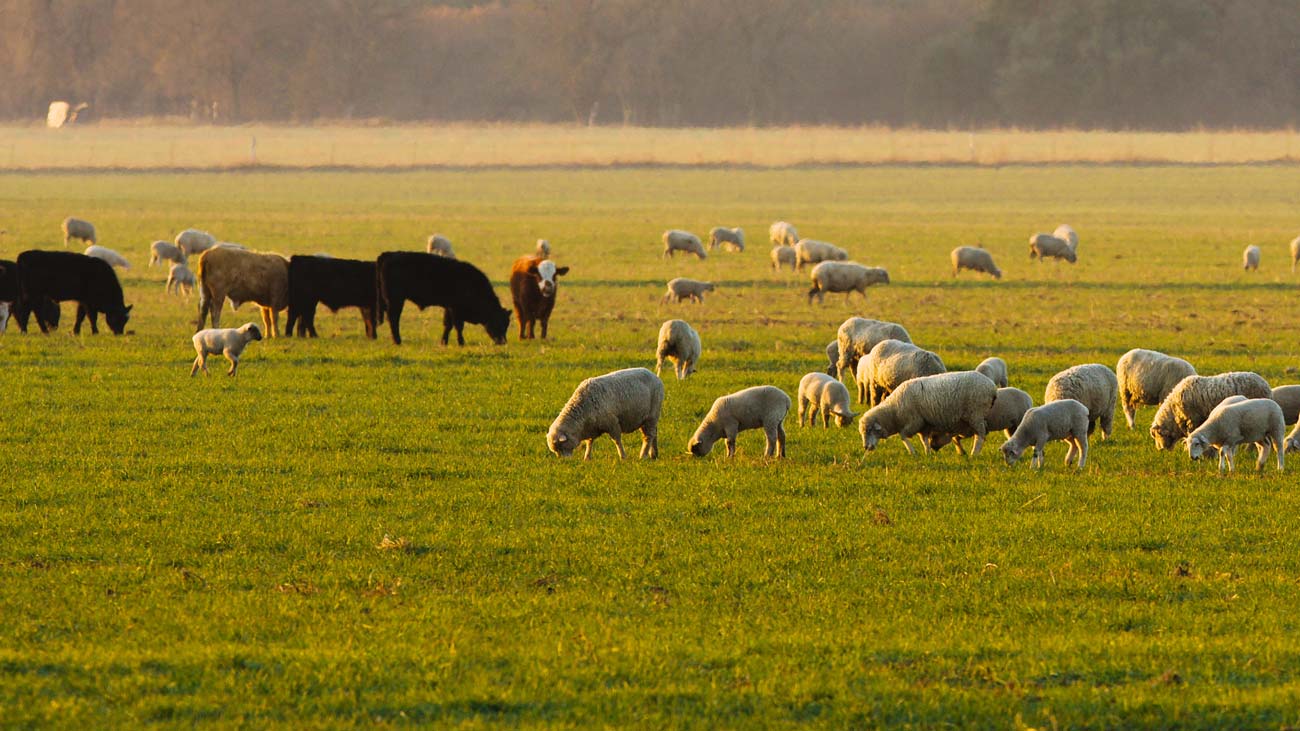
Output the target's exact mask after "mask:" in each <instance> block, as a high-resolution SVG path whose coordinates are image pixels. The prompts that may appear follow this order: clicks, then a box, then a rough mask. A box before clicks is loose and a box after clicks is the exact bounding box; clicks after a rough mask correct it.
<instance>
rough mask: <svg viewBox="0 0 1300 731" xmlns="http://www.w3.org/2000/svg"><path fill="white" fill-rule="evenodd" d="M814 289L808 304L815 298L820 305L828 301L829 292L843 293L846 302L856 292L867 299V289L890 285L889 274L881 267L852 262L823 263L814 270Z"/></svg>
mask: <svg viewBox="0 0 1300 731" xmlns="http://www.w3.org/2000/svg"><path fill="white" fill-rule="evenodd" d="M811 279H812V289H810V290H808V304H812V300H813V297H816V298H817V302H818V303H819V304H820V303H822V302H825V301H826V293H827V292H843V293H844V302H845V303H847V302H848V301H849V297H851V296H853V293H854V292H857V293H858V294H860V295H862V298H863V299H866V298H867V287H870V286H871V285H873V284H889V272H887V271H885V270H884V269H881V268H880V267H867V266H862V265H861V264H858V263H857V262H852V261H823V262H821V263H820V264H818V265H817V266H815V267H813V270H812V276H811Z"/></svg>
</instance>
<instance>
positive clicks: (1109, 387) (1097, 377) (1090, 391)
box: [1043, 363, 1119, 439]
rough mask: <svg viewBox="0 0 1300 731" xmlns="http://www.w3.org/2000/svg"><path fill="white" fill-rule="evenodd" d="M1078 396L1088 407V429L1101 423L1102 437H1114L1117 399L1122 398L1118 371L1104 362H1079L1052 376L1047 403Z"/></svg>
mask: <svg viewBox="0 0 1300 731" xmlns="http://www.w3.org/2000/svg"><path fill="white" fill-rule="evenodd" d="M1070 398H1072V399H1074V400H1075V401H1078V402H1079V403H1081V404H1083V405H1084V406H1087V407H1088V423H1089V426H1088V432H1089V433H1092V429H1093V427H1094V426H1097V425H1100V426H1101V438H1102V439H1107V438H1108V437H1110V432H1111V428H1112V426H1113V425H1114V421H1115V402H1116V401H1118V400H1119V379H1118V378H1116V377H1115V372H1114V371H1112V370H1111V369H1109V368H1107V367H1106V366H1104V365H1102V364H1100V363H1088V364H1086V365H1077V366H1074V367H1072V368H1066V369H1065V370H1063V371H1061V372H1060V373H1057V374H1056V375H1054V376H1052V380H1050V381H1048V382H1047V392H1046V393H1044V394H1043V403H1045V404H1049V403H1051V402H1053V401H1061V400H1063V399H1070Z"/></svg>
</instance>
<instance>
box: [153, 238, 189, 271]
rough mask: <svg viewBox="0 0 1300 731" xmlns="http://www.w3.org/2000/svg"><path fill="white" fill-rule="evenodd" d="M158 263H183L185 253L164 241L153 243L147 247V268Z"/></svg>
mask: <svg viewBox="0 0 1300 731" xmlns="http://www.w3.org/2000/svg"><path fill="white" fill-rule="evenodd" d="M160 261H173V262H178V263H182V264H183V263H185V252H183V251H181V250H180V249H178V248H176V246H175V245H173V244H169V243H167V242H166V241H155V242H153V243H152V244H150V245H149V266H153V265H154V264H157V263H158V262H160Z"/></svg>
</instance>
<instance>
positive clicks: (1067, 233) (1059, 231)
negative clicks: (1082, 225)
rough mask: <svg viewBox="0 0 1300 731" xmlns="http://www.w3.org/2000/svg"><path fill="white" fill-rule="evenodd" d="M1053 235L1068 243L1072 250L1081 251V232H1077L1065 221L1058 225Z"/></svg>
mask: <svg viewBox="0 0 1300 731" xmlns="http://www.w3.org/2000/svg"><path fill="white" fill-rule="evenodd" d="M1052 236H1054V237H1056V238H1058V239H1060V240H1062V241H1064V242H1065V243H1066V244H1068V245H1069V247H1070V251H1073V252H1074V253H1076V254H1077V253H1079V234H1077V233H1075V232H1074V229H1073V228H1071V227H1070V226H1069V225H1067V224H1064V223H1063V224H1061V225H1060V226H1057V227H1056V230H1055V231H1053V232H1052Z"/></svg>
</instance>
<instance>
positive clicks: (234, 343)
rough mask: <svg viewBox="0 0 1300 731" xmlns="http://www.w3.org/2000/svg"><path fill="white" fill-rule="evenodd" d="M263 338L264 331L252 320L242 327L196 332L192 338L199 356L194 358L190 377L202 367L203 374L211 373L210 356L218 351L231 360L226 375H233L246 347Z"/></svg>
mask: <svg viewBox="0 0 1300 731" xmlns="http://www.w3.org/2000/svg"><path fill="white" fill-rule="evenodd" d="M261 339H262V331H261V330H258V329H257V325H254V324H253V323H251V322H250V323H247V324H245V325H242V326H240V327H227V328H208V329H207V330H200V331H198V332H196V333H194V337H193V338H191V340H193V341H194V351H195V352H196V353H198V356H197V357H196V358H195V359H194V366H193V367H192V368H190V378H193V377H194V374H195V373H198V372H199V369H200V368H202V369H203V375H205V376H207V375H211V374H209V373H208V356H209V355H216V354H218V353H220V354H222V355H224V356H226V360H228V361H230V370H229V371H227V372H226V375H227V376H231V377H233V376H234V375H235V369H236V368H238V367H239V356H240V354H241V353H243V352H244V348H246V347H248V344H249V343H250V342H252V341H254V340H261Z"/></svg>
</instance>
